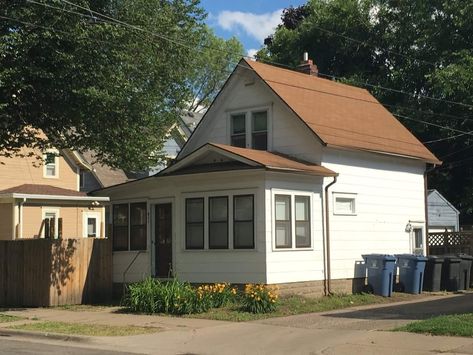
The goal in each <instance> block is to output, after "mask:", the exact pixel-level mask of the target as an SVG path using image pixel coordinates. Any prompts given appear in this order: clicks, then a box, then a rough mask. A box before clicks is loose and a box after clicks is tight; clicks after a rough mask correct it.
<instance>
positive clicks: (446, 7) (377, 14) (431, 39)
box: [258, 0, 473, 223]
mask: <svg viewBox="0 0 473 355" xmlns="http://www.w3.org/2000/svg"><path fill="white" fill-rule="evenodd" d="M472 43H473V2H471V1H466V2H465V1H460V0H431V1H384V0H328V1H327V0H309V1H308V2H307V4H305V5H303V6H302V7H299V8H289V9H286V11H284V13H283V18H282V24H281V25H280V26H279V27H278V28H277V29H276V31H275V33H274V34H273V35H271V36H270V37H269V38H267V39H266V41H265V47H264V48H263V49H262V50H261V51H260V52H259V53H258V55H259V57H260V58H261V59H262V60H270V61H273V62H277V63H282V64H286V65H293V66H295V65H297V64H299V62H300V61H301V59H302V53H303V52H305V51H307V52H309V56H310V57H311V58H312V59H314V62H315V63H316V64H317V65H318V67H319V71H320V73H322V75H323V73H325V74H329V75H332V76H336V77H338V78H339V79H338V80H342V81H346V82H348V83H351V84H353V85H356V86H361V87H365V88H367V89H368V90H370V91H371V92H372V93H373V94H374V95H375V96H376V97H377V98H378V99H379V100H380V101H381V102H382V103H384V104H386V105H389V107H388V108H389V109H390V111H392V112H394V113H396V114H401V115H404V116H408V117H410V118H411V119H413V120H417V122H415V121H413V120H407V119H405V120H402V119H401V121H402V122H403V123H404V124H405V125H406V126H408V127H409V128H410V129H411V130H412V131H413V132H414V134H415V135H416V136H417V137H418V138H419V139H420V140H421V141H423V142H430V143H427V145H428V147H429V148H430V149H431V150H432V151H433V152H434V153H435V154H436V155H437V156H438V157H439V158H440V159H441V160H443V161H444V165H443V166H441V167H439V168H437V169H434V170H432V171H431V172H430V173H429V181H430V183H429V185H430V187H434V188H437V189H439V190H440V191H441V192H442V193H443V194H445V195H446V196H447V198H449V199H450V200H451V201H452V202H453V203H454V204H455V205H456V206H457V207H459V209H460V210H461V212H462V213H463V216H464V217H465V216H467V218H464V222H468V223H472V221H473V218H472V213H473V194H472V192H473V180H472V176H473V159H471V154H472V153H473V139H472V138H473V137H472V134H471V133H468V134H462V135H460V133H459V132H455V131H449V130H447V129H442V128H439V127H436V126H433V125H427V124H424V123H421V122H419V121H420V120H422V121H426V122H429V123H432V124H435V125H439V126H443V127H450V128H454V129H457V130H460V131H464V132H470V131H472V132H473V114H472V113H473V46H472ZM368 84H372V85H375V86H370V85H368ZM376 86H377V87H376ZM381 87H383V88H391V89H393V90H386V89H383V88H381ZM401 91H403V92H404V93H401ZM406 93H411V95H409V94H406ZM427 96H429V97H433V98H437V99H438V100H432V99H428V98H426V97H427ZM452 102H458V103H462V104H454V103H452ZM439 139H440V140H439ZM437 140H439V141H437Z"/></svg>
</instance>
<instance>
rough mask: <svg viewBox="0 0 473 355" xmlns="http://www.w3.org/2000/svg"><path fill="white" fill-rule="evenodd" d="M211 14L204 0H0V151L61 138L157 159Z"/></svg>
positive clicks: (116, 162) (115, 155) (123, 155)
mask: <svg viewBox="0 0 473 355" xmlns="http://www.w3.org/2000/svg"><path fill="white" fill-rule="evenodd" d="M76 5H78V6H76ZM102 15H105V16H106V17H105V16H102ZM204 16H205V14H204V12H203V10H202V9H201V8H200V7H199V4H198V0H164V1H163V0H126V1H123V0H74V4H72V3H71V2H68V1H66V0H50V1H45V0H35V1H23V0H1V1H0V156H12V155H15V154H20V153H21V148H22V147H23V146H28V147H34V148H39V149H45V148H47V147H49V146H54V147H56V148H59V149H60V148H72V149H77V150H79V151H81V150H93V151H95V152H96V154H97V156H96V158H97V159H98V160H99V161H101V162H103V163H106V164H108V165H110V166H112V167H119V168H124V169H128V170H138V169H143V168H147V167H149V166H153V165H155V164H156V163H157V162H158V161H159V160H160V156H159V154H156V152H157V151H160V147H161V146H162V144H163V137H164V136H165V134H166V132H167V130H168V129H169V127H170V126H171V125H172V124H173V122H174V121H175V120H176V118H177V115H178V114H179V111H180V110H181V109H182V108H184V107H185V106H186V104H187V99H188V97H189V91H188V90H189V87H188V77H189V75H188V73H189V72H190V71H191V70H193V68H194V65H195V63H194V58H195V57H196V56H198V52H197V48H198V46H199V44H200V43H201V42H202V37H203V36H204V33H205V25H204V23H203V20H204ZM113 19H117V20H119V21H121V22H122V23H121V24H119V23H117V22H116V21H114V20H113ZM127 24H128V25H127ZM137 27H138V28H139V29H137ZM182 43H183V44H185V45H182ZM40 132H43V133H44V135H39V133H40Z"/></svg>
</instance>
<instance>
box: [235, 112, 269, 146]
mask: <svg viewBox="0 0 473 355" xmlns="http://www.w3.org/2000/svg"><path fill="white" fill-rule="evenodd" d="M261 111H266V112H267V134H268V145H267V150H268V151H271V150H272V148H273V106H272V104H267V105H263V106H252V107H244V108H241V109H235V110H229V111H227V142H228V145H232V116H234V115H238V114H241V115H243V114H244V115H245V130H246V136H245V141H246V148H248V149H253V148H252V143H253V142H252V139H251V138H252V122H251V117H252V113H253V112H261Z"/></svg>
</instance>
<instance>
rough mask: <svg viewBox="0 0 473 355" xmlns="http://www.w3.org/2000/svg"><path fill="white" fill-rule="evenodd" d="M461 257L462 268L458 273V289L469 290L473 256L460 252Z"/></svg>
mask: <svg viewBox="0 0 473 355" xmlns="http://www.w3.org/2000/svg"><path fill="white" fill-rule="evenodd" d="M457 256H458V257H459V258H460V259H461V262H460V270H459V275H458V289H459V290H468V289H469V288H470V274H471V264H472V262H473V256H471V255H468V254H458V255H457Z"/></svg>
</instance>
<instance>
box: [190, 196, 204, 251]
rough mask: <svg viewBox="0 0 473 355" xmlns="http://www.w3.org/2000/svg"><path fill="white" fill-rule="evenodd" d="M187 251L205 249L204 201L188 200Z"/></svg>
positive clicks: (198, 199) (201, 199)
mask: <svg viewBox="0 0 473 355" xmlns="http://www.w3.org/2000/svg"><path fill="white" fill-rule="evenodd" d="M186 249H204V199H203V198H188V199H186Z"/></svg>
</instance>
